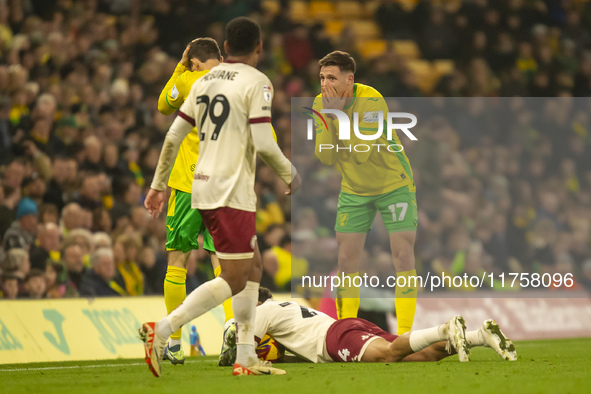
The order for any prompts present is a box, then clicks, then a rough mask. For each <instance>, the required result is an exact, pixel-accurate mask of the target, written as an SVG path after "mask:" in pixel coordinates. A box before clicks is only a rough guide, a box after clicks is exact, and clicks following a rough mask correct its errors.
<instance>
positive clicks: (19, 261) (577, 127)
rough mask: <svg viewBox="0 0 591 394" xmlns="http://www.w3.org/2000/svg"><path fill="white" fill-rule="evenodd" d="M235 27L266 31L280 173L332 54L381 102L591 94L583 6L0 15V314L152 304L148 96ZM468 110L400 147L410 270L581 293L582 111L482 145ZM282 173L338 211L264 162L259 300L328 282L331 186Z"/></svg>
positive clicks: (24, 7)
mask: <svg viewBox="0 0 591 394" xmlns="http://www.w3.org/2000/svg"><path fill="white" fill-rule="evenodd" d="M239 15H252V16H254V17H255V18H256V19H257V20H258V21H259V22H260V23H261V25H262V27H263V32H264V40H265V42H264V54H263V57H262V59H261V62H260V68H261V69H262V71H264V72H265V73H266V74H267V75H268V76H269V77H270V78H271V80H272V82H273V84H274V87H275V98H274V102H273V111H274V113H273V115H274V120H273V125H274V127H275V130H276V132H277V135H278V142H279V144H280V146H281V147H282V149H283V150H284V151H285V152H286V155H287V156H288V157H289V156H290V152H291V144H292V138H293V136H291V133H290V131H291V130H290V128H291V127H290V99H291V97H311V96H314V95H316V94H318V93H319V91H320V89H319V81H318V66H317V60H318V59H319V58H321V57H322V56H324V55H325V54H327V53H329V52H330V51H332V50H334V49H340V50H344V51H348V52H350V53H351V54H352V55H353V56H354V57H355V58H356V59H357V61H358V72H357V74H356V77H355V78H356V82H360V83H366V84H369V85H371V86H374V87H376V88H377V89H378V90H379V91H380V92H381V93H382V94H383V95H384V96H390V97H407V96H444V97H458V96H472V97H477V96H483V97H495V96H524V97H532V96H533V97H545V96H548V97H554V96H562V97H569V96H589V95H591V34H590V32H591V29H590V27H591V2H586V1H575V0H571V1H566V0H546V1H540V0H472V1H468V0H466V1H463V2H459V1H420V2H418V1H413V0H400V1H395V0H385V1H359V2H357V1H351V0H349V1H334V2H327V1H316V0H312V1H309V2H305V1H285V0H282V1H257V0H216V1H213V0H195V1H185V0H154V1H144V0H142V1H139V0H0V166H1V169H0V174H1V180H0V185H1V187H0V239H1V251H0V253H1V256H0V272H1V291H2V296H3V297H4V298H16V297H25V298H27V297H28V298H42V297H50V298H59V297H74V296H104V295H124V296H134V295H142V294H161V293H162V287H163V278H164V276H165V272H166V252H165V249H164V240H165V237H166V226H165V218H164V215H161V217H159V218H158V219H156V220H152V219H151V218H149V217H148V215H147V212H146V210H145V209H144V208H143V198H144V196H145V194H146V192H147V188H148V187H149V185H150V183H151V177H152V175H153V173H154V169H155V166H156V163H157V160H158V155H159V152H160V146H161V144H162V141H163V139H164V134H165V133H166V131H167V129H168V126H169V125H170V124H171V122H172V120H173V119H172V118H171V117H165V116H163V115H161V114H160V113H159V112H158V111H157V100H158V96H159V94H160V91H161V89H162V88H163V87H164V85H165V83H166V81H167V80H168V78H169V77H170V75H171V74H172V73H173V70H174V68H175V66H176V64H177V62H178V61H179V60H180V58H181V54H182V52H183V50H184V48H185V46H186V45H187V43H188V42H190V41H191V40H192V39H194V38H196V37H199V36H211V37H213V38H215V39H216V40H217V41H218V42H219V43H221V42H222V40H223V26H224V23H225V22H227V21H228V20H230V19H231V18H233V17H235V16H239ZM471 102H472V103H473V104H471V105H473V106H474V108H472V110H473V111H474V112H473V113H474V116H473V117H471V120H472V124H466V125H465V127H463V128H454V127H452V126H451V125H450V124H449V123H446V122H445V121H444V120H441V119H440V120H437V119H435V120H433V122H432V123H431V124H430V126H429V129H428V131H423V132H422V133H421V134H420V137H419V142H417V143H414V144H411V143H408V144H406V143H405V146H406V148H407V155H408V156H409V158H410V160H411V164H412V165H413V169H414V174H415V175H414V176H415V181H416V185H417V198H418V206H419V230H418V238H417V243H416V256H417V268H418V272H419V273H421V272H426V271H427V270H430V271H431V272H441V271H446V272H452V273H454V274H462V273H464V272H468V273H475V272H481V271H482V270H490V269H494V270H495V271H497V272H530V273H533V272H538V273H543V272H549V273H556V272H559V273H567V272H571V273H573V274H574V275H575V277H576V279H575V282H576V287H577V288H578V287H582V286H589V287H591V248H590V245H589V243H590V239H591V237H590V234H591V233H590V231H591V228H590V226H591V160H589V157H590V153H591V151H590V144H591V135H590V130H591V129H590V124H589V115H588V114H589V111H588V109H589V108H587V111H578V112H575V111H574V109H573V108H575V106H573V105H572V103H571V104H570V105H569V104H568V103H570V101H568V100H567V101H564V100H563V101H555V102H553V101H550V104H548V106H547V107H546V108H545V114H546V118H544V119H539V118H536V117H534V116H533V114H532V113H531V112H528V111H523V113H522V115H520V116H516V124H515V125H514V126H513V127H512V128H511V130H510V132H505V133H497V134H494V133H493V134H489V133H487V132H486V130H483V129H480V128H479V125H480V124H481V123H480V121H481V120H482V119H483V118H486V117H490V116H491V112H490V109H489V108H488V107H486V106H484V107H483V106H482V103H481V104H478V103H479V101H478V100H474V101H471ZM564 103H566V104H564ZM575 115H576V116H575ZM552 126H560V130H561V132H560V134H558V133H557V132H556V131H555V130H556V128H554V129H553V128H552ZM294 160H295V165H296V167H297V168H299V169H301V172H302V178H303V180H304V185H305V186H304V187H305V188H307V189H308V190H310V193H309V196H314V193H315V192H317V193H320V192H322V193H325V194H326V193H331V192H333V194H331V195H329V196H327V197H325V198H323V199H316V200H313V199H312V198H310V199H309V201H308V200H306V198H305V197H307V196H303V197H301V199H302V200H301V201H308V202H309V204H308V206H305V207H304V208H303V209H301V210H299V211H298V212H297V215H292V214H291V213H290V209H289V208H290V205H289V204H290V202H289V200H288V199H287V197H285V196H284V194H283V191H284V186H282V185H281V183H280V182H279V181H278V179H277V178H276V177H275V176H273V175H272V172H271V171H270V170H269V168H267V167H265V166H263V165H259V168H258V174H257V184H256V190H257V193H258V197H259V199H258V200H259V210H258V212H257V231H258V233H259V244H260V247H261V251H262V253H263V264H264V267H265V274H264V278H263V284H266V285H268V286H269V287H271V288H273V289H280V290H286V289H289V288H290V279H291V276H290V271H291V269H293V270H294V272H297V273H298V274H297V275H302V274H305V273H308V274H310V275H314V274H326V273H328V272H330V271H332V270H333V269H334V268H335V266H336V252H337V246H336V241H335V240H334V237H333V232H332V228H333V226H334V220H335V216H334V212H335V210H336V193H337V192H338V190H339V176H338V174H337V173H336V172H335V171H334V170H332V169H329V168H327V167H324V168H323V167H322V165H321V164H320V163H319V162H318V161H314V160H308V161H303V160H300V161H299V162H298V158H294ZM306 183H307V185H306ZM317 189H321V191H319V190H317ZM290 234H291V235H292V237H291V239H290V237H289V235H290ZM292 243H293V244H292ZM292 248H293V249H292ZM292 251H293V253H294V256H293V257H294V258H293V260H291V263H290V256H291V254H292ZM296 251H298V252H301V251H305V252H306V253H305V254H303V255H298V253H296ZM365 253H366V256H364V259H363V261H365V262H366V263H367V264H366V265H367V266H366V271H368V272H370V273H374V274H376V275H391V274H393V268H392V265H391V263H390V262H389V258H388V255H389V252H388V242H387V238H384V231H381V230H380V229H379V227H378V228H376V230H375V231H372V232H371V233H370V236H369V238H368V244H367V247H366V252H365ZM290 264H291V268H290ZM491 267H492V268H491ZM188 273H189V275H188V280H187V285H188V291H190V290H192V288H194V287H196V286H198V285H199V283H201V282H203V281H204V280H207V279H208V278H210V277H212V272H211V268H210V266H209V262H208V255H207V253H205V252H203V251H201V250H200V251H196V252H194V253H193V254H192V256H191V259H190V261H189V266H188ZM297 275H296V274H294V275H293V276H294V277H295V276H297Z"/></svg>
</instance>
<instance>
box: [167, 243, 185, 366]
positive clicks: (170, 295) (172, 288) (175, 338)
mask: <svg viewBox="0 0 591 394" xmlns="http://www.w3.org/2000/svg"><path fill="white" fill-rule="evenodd" d="M190 254H191V252H187V253H183V252H182V251H180V250H171V251H169V252H168V268H167V270H166V277H165V279H164V303H165V305H166V312H167V313H170V312H172V311H173V310H175V309H176V308H177V307H178V306H179V305H181V304H182V303H183V301H184V300H185V298H186V297H187V288H186V285H185V283H186V280H187V261H188V260H189V255H190ZM181 330H182V328H179V329H178V330H177V331H175V332H173V333H172V335H171V336H170V340H169V342H168V346H167V347H166V350H165V352H164V357H165V358H166V359H168V360H169V361H170V362H171V363H172V364H173V365H177V364H184V363H185V355H184V353H183V349H182V345H181Z"/></svg>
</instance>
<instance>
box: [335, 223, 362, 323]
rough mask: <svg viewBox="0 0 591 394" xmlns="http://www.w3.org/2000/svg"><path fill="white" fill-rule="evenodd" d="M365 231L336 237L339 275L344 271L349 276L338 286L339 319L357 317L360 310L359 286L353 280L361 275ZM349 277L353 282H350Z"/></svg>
mask: <svg viewBox="0 0 591 394" xmlns="http://www.w3.org/2000/svg"><path fill="white" fill-rule="evenodd" d="M366 237H367V234H365V233H340V232H337V234H336V239H337V242H338V244H339V256H338V264H339V276H340V275H341V273H344V274H345V276H346V277H347V278H348V279H347V280H346V281H345V282H346V283H341V286H339V287H338V288H337V294H336V304H337V315H338V318H339V319H346V318H349V317H357V311H358V310H359V288H358V287H355V286H353V283H352V282H353V280H354V278H355V277H357V276H359V264H360V262H361V255H362V253H363V246H364V245H365V238H366ZM349 279H350V281H351V283H349Z"/></svg>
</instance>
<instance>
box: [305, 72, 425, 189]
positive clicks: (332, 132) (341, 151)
mask: <svg viewBox="0 0 591 394" xmlns="http://www.w3.org/2000/svg"><path fill="white" fill-rule="evenodd" d="M313 109H314V110H315V111H318V112H320V110H321V109H322V94H319V95H318V96H316V99H315V100H314V105H313ZM380 111H381V112H382V113H383V120H384V125H383V133H382V135H381V136H380V137H379V138H378V139H376V140H372V141H365V140H362V139H360V138H359V137H357V136H356V135H355V133H354V131H353V113H354V112H356V113H358V114H359V115H358V116H359V132H360V133H361V134H364V135H374V134H375V133H376V131H377V130H378V118H377V113H378V112H380ZM343 112H345V113H346V114H347V116H348V117H349V119H350V120H351V138H350V139H349V140H339V138H338V135H337V134H338V121H337V120H336V119H331V118H329V117H328V116H327V115H326V114H325V115H323V118H324V121H326V125H325V124H324V122H323V121H321V120H317V121H316V147H315V152H316V156H317V157H318V158H319V159H320V161H321V162H322V163H324V164H327V165H333V164H334V165H335V166H336V168H337V169H338V170H339V172H340V173H341V174H342V177H343V179H342V182H341V190H342V191H343V192H346V193H350V194H355V195H358V196H375V195H379V194H384V193H389V192H391V191H393V190H396V189H399V188H401V187H404V186H408V188H409V191H410V192H414V191H416V189H415V185H414V181H413V178H412V169H411V167H410V162H409V161H408V158H407V157H406V154H405V153H404V150H402V151H401V152H397V151H398V150H400V145H401V144H400V139H399V138H398V136H397V135H396V133H395V132H394V133H392V140H390V141H388V140H387V136H386V131H387V128H386V125H387V116H388V106H387V105H386V101H385V100H384V98H383V97H382V95H381V94H380V92H378V91H377V90H376V89H374V88H372V87H371V86H367V85H362V84H360V83H356V84H355V85H354V90H353V100H352V101H351V102H350V103H349V104H348V105H346V106H345V107H344V108H343ZM327 126H328V127H327ZM321 144H325V146H328V145H332V146H333V147H334V149H319V148H320V145H321ZM393 144H396V145H398V146H392V145H393ZM357 145H366V146H368V147H369V148H366V147H360V148H359V149H358V150H359V151H357V152H356V151H355V149H354V148H355V146H357ZM387 146H392V147H391V148H390V149H391V150H392V151H393V152H391V151H390V150H388V149H387ZM337 147H338V151H337V149H336V148H337ZM366 149H368V151H367V152H362V151H363V150H366Z"/></svg>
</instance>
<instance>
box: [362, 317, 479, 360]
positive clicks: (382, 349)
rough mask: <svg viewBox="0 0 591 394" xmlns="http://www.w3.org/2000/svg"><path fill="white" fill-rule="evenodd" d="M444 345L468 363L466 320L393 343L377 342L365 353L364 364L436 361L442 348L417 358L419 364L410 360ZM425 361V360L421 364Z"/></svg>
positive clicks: (416, 333) (450, 321)
mask: <svg viewBox="0 0 591 394" xmlns="http://www.w3.org/2000/svg"><path fill="white" fill-rule="evenodd" d="M440 342H442V343H444V344H445V350H446V351H447V353H448V354H450V355H451V354H453V352H457V353H458V356H459V358H460V361H469V351H468V343H467V341H466V337H465V325H464V319H463V318H462V317H461V316H454V317H453V318H451V319H450V320H449V321H448V322H447V323H445V324H442V325H440V326H437V327H433V328H427V329H424V330H417V331H413V332H411V333H406V334H403V335H401V336H399V337H398V338H396V339H395V340H394V341H393V342H389V341H387V340H385V339H383V338H378V339H374V340H373V341H372V342H371V343H370V344H369V345H368V347H367V349H366V350H365V353H364V354H363V357H362V358H361V361H363V362H401V361H436V360H435V359H436V357H435V356H437V357H440V356H442V355H441V354H439V351H438V349H439V347H437V346H436V347H435V348H432V349H431V350H429V351H427V352H425V353H423V354H422V355H420V356H415V357H414V358H415V359H416V360H412V357H411V359H407V358H408V357H409V356H410V355H414V354H419V353H421V352H422V351H423V350H425V349H428V348H429V347H431V346H432V345H434V344H437V343H440ZM419 359H422V360H419Z"/></svg>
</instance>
